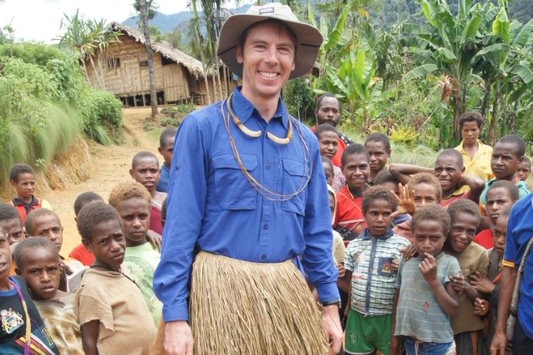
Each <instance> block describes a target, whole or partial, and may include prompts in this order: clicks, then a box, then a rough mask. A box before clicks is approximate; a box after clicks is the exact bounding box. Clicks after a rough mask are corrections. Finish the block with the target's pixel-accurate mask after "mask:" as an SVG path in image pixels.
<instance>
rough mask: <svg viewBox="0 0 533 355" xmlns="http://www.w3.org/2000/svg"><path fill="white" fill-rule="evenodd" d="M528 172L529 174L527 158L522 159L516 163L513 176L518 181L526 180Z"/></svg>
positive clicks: (529, 167) (529, 165)
mask: <svg viewBox="0 0 533 355" xmlns="http://www.w3.org/2000/svg"><path fill="white" fill-rule="evenodd" d="M529 174H531V164H530V163H529V162H528V161H527V160H523V161H522V162H520V164H519V165H518V169H517V170H516V173H515V176H516V178H517V179H518V180H520V181H526V180H527V178H528V177H529Z"/></svg>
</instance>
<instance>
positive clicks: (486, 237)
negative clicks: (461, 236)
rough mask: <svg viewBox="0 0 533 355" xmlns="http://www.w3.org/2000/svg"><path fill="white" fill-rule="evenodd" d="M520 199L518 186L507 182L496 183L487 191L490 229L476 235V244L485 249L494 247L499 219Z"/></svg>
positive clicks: (487, 211)
mask: <svg viewBox="0 0 533 355" xmlns="http://www.w3.org/2000/svg"><path fill="white" fill-rule="evenodd" d="M518 198H519V191H518V188H517V187H516V185H515V184H514V183H513V182H511V181H507V180H499V181H495V182H494V183H493V184H492V185H490V187H489V189H488V191H487V204H486V206H485V210H486V213H487V216H488V218H489V224H490V228H487V229H484V230H482V231H481V232H479V233H478V235H476V237H475V238H474V242H476V243H477V244H479V245H481V246H482V247H484V248H485V249H490V248H492V247H493V246H494V234H493V230H492V228H493V227H494V225H495V223H496V220H497V219H498V217H499V215H500V213H501V211H503V210H504V209H506V208H511V207H512V206H513V205H514V204H515V202H516V201H518Z"/></svg>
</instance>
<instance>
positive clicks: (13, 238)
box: [0, 218, 26, 245]
mask: <svg viewBox="0 0 533 355" xmlns="http://www.w3.org/2000/svg"><path fill="white" fill-rule="evenodd" d="M0 227H1V228H2V229H3V230H4V231H5V232H6V235H7V240H8V242H9V245H13V244H15V243H18V242H20V241H23V240H24V239H25V238H26V235H25V234H24V230H23V229H22V221H21V220H20V218H11V219H7V220H1V221H0Z"/></svg>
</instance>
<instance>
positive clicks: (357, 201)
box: [334, 186, 367, 234]
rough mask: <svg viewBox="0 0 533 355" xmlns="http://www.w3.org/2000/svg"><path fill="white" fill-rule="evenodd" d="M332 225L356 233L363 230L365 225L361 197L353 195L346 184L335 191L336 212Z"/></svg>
mask: <svg viewBox="0 0 533 355" xmlns="http://www.w3.org/2000/svg"><path fill="white" fill-rule="evenodd" d="M334 226H335V227H342V228H345V229H349V230H352V231H354V232H355V233H357V234H360V233H361V232H363V231H364V230H365V229H366V227H367V224H366V221H365V216H364V215H363V197H362V196H357V197H356V196H354V195H353V194H352V193H351V192H350V189H349V188H348V186H344V187H343V188H342V189H340V190H339V191H337V212H336V214H335V224H334Z"/></svg>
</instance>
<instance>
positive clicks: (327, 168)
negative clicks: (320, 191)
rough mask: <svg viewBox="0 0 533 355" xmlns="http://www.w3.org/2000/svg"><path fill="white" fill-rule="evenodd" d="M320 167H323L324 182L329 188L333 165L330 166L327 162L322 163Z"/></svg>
mask: <svg viewBox="0 0 533 355" xmlns="http://www.w3.org/2000/svg"><path fill="white" fill-rule="evenodd" d="M322 166H323V167H324V173H326V180H327V182H328V185H329V186H331V185H332V183H333V175H334V172H333V165H331V164H330V163H328V162H322Z"/></svg>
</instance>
